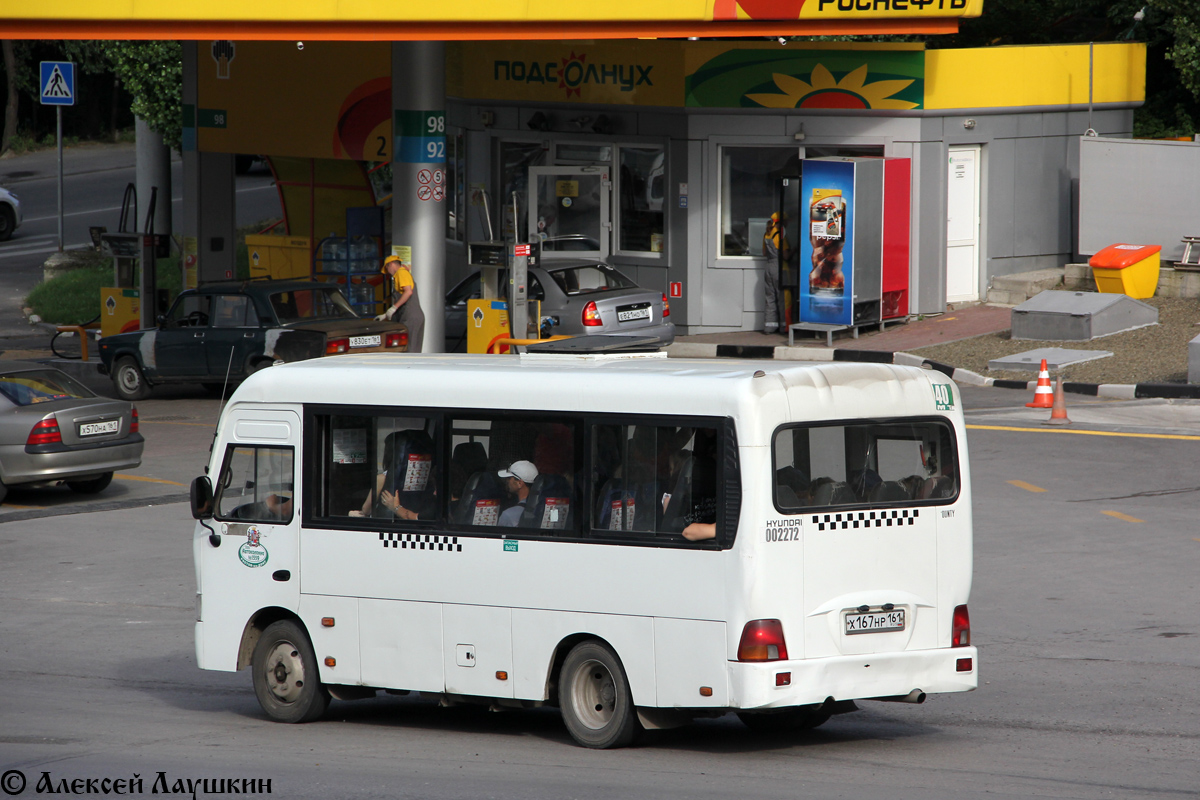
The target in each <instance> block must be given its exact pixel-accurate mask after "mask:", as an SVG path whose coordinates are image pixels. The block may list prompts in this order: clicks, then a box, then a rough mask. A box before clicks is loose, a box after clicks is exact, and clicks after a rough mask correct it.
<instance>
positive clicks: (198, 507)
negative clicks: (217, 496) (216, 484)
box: [191, 475, 213, 519]
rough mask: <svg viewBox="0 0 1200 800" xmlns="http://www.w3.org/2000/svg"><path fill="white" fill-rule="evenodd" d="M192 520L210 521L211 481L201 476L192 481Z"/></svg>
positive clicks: (211, 505) (211, 506)
mask: <svg viewBox="0 0 1200 800" xmlns="http://www.w3.org/2000/svg"><path fill="white" fill-rule="evenodd" d="M191 496H192V518H193V519H211V518H212V515H213V488H212V481H210V480H209V479H208V476H207V475H201V476H200V477H198V478H196V479H195V480H194V481H192V492H191Z"/></svg>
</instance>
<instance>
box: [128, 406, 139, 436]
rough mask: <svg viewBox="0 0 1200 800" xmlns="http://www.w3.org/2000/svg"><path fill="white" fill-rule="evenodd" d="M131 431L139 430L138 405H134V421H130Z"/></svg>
mask: <svg viewBox="0 0 1200 800" xmlns="http://www.w3.org/2000/svg"><path fill="white" fill-rule="evenodd" d="M129 432H130V433H137V432H138V415H137V406H134V407H133V422H131V423H129Z"/></svg>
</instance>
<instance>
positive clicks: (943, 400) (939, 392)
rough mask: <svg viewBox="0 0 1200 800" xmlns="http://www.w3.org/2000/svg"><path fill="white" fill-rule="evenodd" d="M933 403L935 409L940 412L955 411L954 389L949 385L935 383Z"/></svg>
mask: <svg viewBox="0 0 1200 800" xmlns="http://www.w3.org/2000/svg"><path fill="white" fill-rule="evenodd" d="M933 402H934V408H936V409H937V410H938V411H953V410H954V387H952V386H951V385H950V384H948V383H935V384H934V385H933Z"/></svg>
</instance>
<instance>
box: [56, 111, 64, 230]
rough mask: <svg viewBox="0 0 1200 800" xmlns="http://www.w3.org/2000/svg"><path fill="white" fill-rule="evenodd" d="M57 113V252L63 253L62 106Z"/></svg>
mask: <svg viewBox="0 0 1200 800" xmlns="http://www.w3.org/2000/svg"><path fill="white" fill-rule="evenodd" d="M55 110H57V111H58V114H57V116H58V252H60V253H61V252H62V251H63V156H62V106H55Z"/></svg>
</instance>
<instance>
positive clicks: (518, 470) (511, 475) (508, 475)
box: [496, 461, 538, 528]
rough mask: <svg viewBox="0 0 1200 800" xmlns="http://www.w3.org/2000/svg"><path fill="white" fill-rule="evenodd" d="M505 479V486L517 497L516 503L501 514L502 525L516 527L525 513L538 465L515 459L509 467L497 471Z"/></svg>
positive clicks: (503, 526)
mask: <svg viewBox="0 0 1200 800" xmlns="http://www.w3.org/2000/svg"><path fill="white" fill-rule="evenodd" d="M496 474H497V475H498V476H499V477H500V478H502V479H503V480H504V488H505V490H507V491H508V493H509V494H510V495H513V496H514V497H516V499H517V502H516V504H514V505H512V506H510V507H509V508H506V509H504V511H503V512H502V513H501V514H500V523H499V524H500V527H502V528H515V527H517V525H518V524H519V523H520V521H521V515H522V514H523V513H525V501H526V500H528V499H529V487H530V486H531V485H532V484H533V482H534V481H536V480H537V476H538V470H537V467H535V466H534V465H533V463H532V462H529V461H514V462H513V463H512V464H510V465H509V467H508V469H502V470H500V471H499V472H497V473H496Z"/></svg>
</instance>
